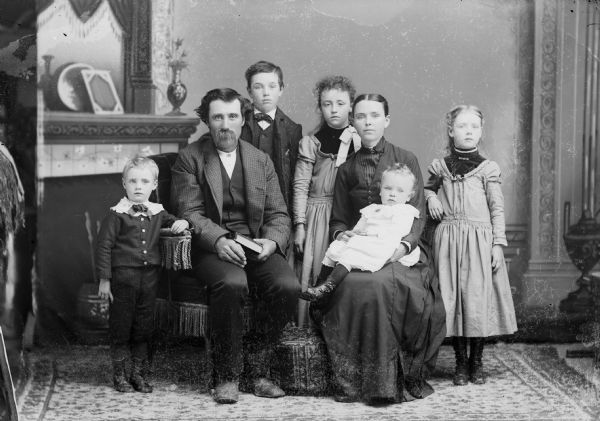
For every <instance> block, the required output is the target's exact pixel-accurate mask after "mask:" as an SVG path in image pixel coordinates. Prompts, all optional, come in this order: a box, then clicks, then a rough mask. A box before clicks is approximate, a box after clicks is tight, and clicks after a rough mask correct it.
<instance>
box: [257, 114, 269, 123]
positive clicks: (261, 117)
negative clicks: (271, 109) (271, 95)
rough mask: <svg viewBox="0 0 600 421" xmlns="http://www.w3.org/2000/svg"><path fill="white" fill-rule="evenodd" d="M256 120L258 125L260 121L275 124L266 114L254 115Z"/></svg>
mask: <svg viewBox="0 0 600 421" xmlns="http://www.w3.org/2000/svg"><path fill="white" fill-rule="evenodd" d="M254 120H256V122H257V123H258V122H259V121H266V122H267V123H269V124H273V119H272V118H271V116H270V115H268V114H265V113H256V114H254Z"/></svg>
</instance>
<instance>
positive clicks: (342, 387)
mask: <svg viewBox="0 0 600 421" xmlns="http://www.w3.org/2000/svg"><path fill="white" fill-rule="evenodd" d="M353 114H354V122H355V123H354V125H355V127H356V129H357V131H358V133H359V134H360V136H361V141H362V147H361V148H360V149H359V151H358V152H357V153H355V154H354V155H352V156H350V157H349V158H348V160H347V161H346V162H345V163H344V164H342V165H341V166H340V168H339V171H338V174H337V177H336V181H335V188H334V200H333V209H332V214H331V221H330V225H329V233H330V237H331V239H332V240H333V239H336V240H341V241H347V240H348V238H350V237H351V236H352V235H353V233H352V231H351V229H352V227H353V226H354V225H355V224H356V222H357V221H358V219H359V218H360V212H359V211H360V209H362V208H364V207H365V206H367V205H369V204H371V203H381V198H380V196H379V187H378V186H379V183H380V181H381V175H382V173H383V171H384V170H385V169H386V168H388V167H389V166H390V165H392V164H394V163H400V164H405V165H407V166H408V167H409V168H410V169H411V171H412V172H413V173H414V174H415V175H416V177H417V184H416V188H415V195H414V196H413V198H412V199H411V200H410V201H409V202H407V203H409V204H410V205H412V206H414V207H415V208H417V209H418V210H419V212H420V215H421V217H420V218H417V219H415V221H414V223H413V226H412V229H411V231H410V233H409V234H408V235H406V236H405V237H403V238H401V239H400V238H399V239H398V249H397V251H396V253H395V254H394V256H392V258H391V259H390V261H391V262H392V263H388V264H386V265H385V266H384V267H383V268H382V269H381V270H379V271H377V272H374V273H370V272H360V271H352V272H350V273H349V274H348V276H347V277H346V278H345V280H344V282H343V283H342V284H341V285H340V286H339V287H338V288H337V289H336V290H335V292H334V293H333V294H332V295H331V296H330V297H329V299H328V300H327V302H318V303H317V305H316V306H314V308H313V311H312V312H313V316H314V318H315V319H316V320H317V322H318V323H319V324H320V326H321V329H322V333H323V337H324V339H325V342H326V344H327V349H328V353H329V356H330V359H331V363H332V368H333V373H334V380H335V383H336V386H337V394H336V396H335V399H336V400H338V401H342V402H352V401H359V400H362V401H364V402H367V403H372V404H380V403H393V402H402V401H406V400H412V399H414V398H423V397H425V396H427V395H429V394H431V393H433V389H432V388H431V386H430V385H429V384H427V382H426V381H425V379H426V377H427V375H428V373H429V372H430V371H431V370H432V369H433V367H434V365H435V361H436V358H437V352H438V349H439V347H440V345H441V343H442V341H443V339H444V336H445V310H444V306H443V303H442V300H441V296H440V292H439V286H438V284H437V279H436V278H435V276H434V271H433V270H432V267H431V262H430V252H429V249H428V248H427V247H426V246H425V245H424V244H423V243H420V240H419V237H420V235H421V232H422V231H423V226H424V221H425V218H424V216H425V201H424V196H423V178H422V173H421V169H420V168H419V163H418V161H417V159H416V157H415V156H414V155H413V154H412V153H411V152H409V151H407V150H404V149H401V148H399V147H397V146H394V145H392V144H391V143H388V142H387V141H386V140H385V138H384V131H385V128H386V127H387V126H388V125H389V123H390V118H389V115H388V104H387V101H386V100H385V98H383V97H382V96H381V95H378V94H363V95H360V96H359V97H358V98H356V100H355V101H354V105H353ZM417 244H418V245H419V247H420V248H421V258H420V261H419V262H418V263H417V264H416V265H414V266H412V267H407V266H404V265H402V264H401V263H399V262H398V260H399V258H400V257H402V256H403V255H405V254H407V253H409V252H410V251H411V250H413V249H414V248H415V247H416V246H417Z"/></svg>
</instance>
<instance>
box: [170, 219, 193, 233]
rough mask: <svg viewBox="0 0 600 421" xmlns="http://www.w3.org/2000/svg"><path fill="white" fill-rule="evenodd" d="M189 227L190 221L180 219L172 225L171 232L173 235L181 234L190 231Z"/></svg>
mask: <svg viewBox="0 0 600 421" xmlns="http://www.w3.org/2000/svg"><path fill="white" fill-rule="evenodd" d="M189 227H190V223H189V222H188V221H186V220H185V219H178V220H177V221H175V222H173V225H171V232H172V233H173V234H179V233H182V232H183V231H185V230H186V229H188V228H189Z"/></svg>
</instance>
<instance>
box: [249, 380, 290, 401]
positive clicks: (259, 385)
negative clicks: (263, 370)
mask: <svg viewBox="0 0 600 421" xmlns="http://www.w3.org/2000/svg"><path fill="white" fill-rule="evenodd" d="M254 394H255V395H256V396H259V397H261V398H281V397H282V396H285V392H284V391H283V390H282V389H281V388H280V387H279V386H277V385H276V384H275V383H273V382H272V381H271V380H269V379H266V378H264V377H261V378H258V379H256V380H254Z"/></svg>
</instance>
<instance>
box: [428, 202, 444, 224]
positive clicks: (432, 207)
mask: <svg viewBox="0 0 600 421" xmlns="http://www.w3.org/2000/svg"><path fill="white" fill-rule="evenodd" d="M427 206H428V207H429V213H430V214H431V217H432V218H433V219H435V220H436V221H441V220H442V217H443V216H444V207H443V206H442V202H440V199H438V198H437V196H429V198H428V199H427Z"/></svg>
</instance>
